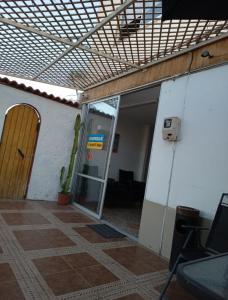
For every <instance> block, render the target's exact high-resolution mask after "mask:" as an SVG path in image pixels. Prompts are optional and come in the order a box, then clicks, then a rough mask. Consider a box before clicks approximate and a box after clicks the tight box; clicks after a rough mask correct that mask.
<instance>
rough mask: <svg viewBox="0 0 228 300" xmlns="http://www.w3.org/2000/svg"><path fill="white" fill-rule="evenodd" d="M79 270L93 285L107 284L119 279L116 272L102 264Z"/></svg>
mask: <svg viewBox="0 0 228 300" xmlns="http://www.w3.org/2000/svg"><path fill="white" fill-rule="evenodd" d="M77 271H78V272H79V273H80V274H81V275H82V276H83V277H84V278H86V280H87V281H88V282H89V283H90V284H91V286H96V285H101V284H107V283H110V282H114V281H117V280H119V278H117V277H116V276H115V275H114V274H112V273H111V272H110V271H109V270H108V269H106V268H105V267H104V266H102V265H101V264H99V265H95V266H90V267H86V268H81V269H77Z"/></svg>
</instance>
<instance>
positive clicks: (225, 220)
mask: <svg viewBox="0 0 228 300" xmlns="http://www.w3.org/2000/svg"><path fill="white" fill-rule="evenodd" d="M182 227H183V229H184V230H187V231H188V235H187V238H186V240H185V243H184V245H183V247H182V249H181V251H180V254H179V255H178V257H177V260H176V262H175V264H174V266H173V268H172V270H171V272H170V274H169V277H168V279H167V282H166V284H165V286H164V288H163V290H162V292H161V294H160V297H159V300H162V299H163V297H164V295H165V293H166V290H167V288H168V287H169V284H170V282H171V280H172V277H173V275H174V274H175V273H176V270H177V267H178V265H179V264H180V263H183V262H187V261H192V260H196V259H200V258H204V257H208V256H210V255H214V254H219V253H225V252H228V230H227V228H228V194H222V197H221V200H220V202H219V205H218V208H217V211H216V214H215V217H214V220H213V222H212V225H211V229H210V232H209V234H208V238H207V241H206V244H205V247H203V246H202V245H201V242H200V232H201V231H202V230H208V229H207V228H203V227H199V226H186V225H182ZM193 234H196V236H198V241H199V242H198V245H197V247H195V248H189V247H187V246H188V242H189V241H190V239H191V237H192V235H193Z"/></svg>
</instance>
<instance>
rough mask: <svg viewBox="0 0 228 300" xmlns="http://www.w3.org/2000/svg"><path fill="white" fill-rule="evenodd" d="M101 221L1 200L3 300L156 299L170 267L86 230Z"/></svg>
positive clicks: (48, 205) (50, 205)
mask: <svg viewBox="0 0 228 300" xmlns="http://www.w3.org/2000/svg"><path fill="white" fill-rule="evenodd" d="M8 210H9V211H8ZM25 210H26V211H25ZM96 222H98V221H95V222H94V221H93V220H92V219H91V218H90V217H87V216H86V215H85V214H84V213H81V212H80V211H79V209H75V208H74V207H73V206H59V205H58V204H57V203H56V202H46V201H6V200H0V259H1V263H0V300H5V299H7V300H23V299H33V300H49V299H50V300H54V299H56V300H77V299H78V300H87V299H88V300H95V299H96V300H98V299H104V300H109V299H110V300H112V299H120V300H128V299H131V300H141V299H145V300H157V298H158V291H159V288H160V286H161V284H163V283H164V279H165V274H166V271H167V267H168V265H167V263H166V262H165V261H164V260H162V259H161V258H160V257H158V256H157V255H155V254H154V253H152V252H151V251H148V250H146V249H145V248H143V247H140V246H139V245H137V243H135V242H131V241H130V239H128V238H122V239H105V238H103V237H102V236H100V235H99V234H97V233H96V232H95V231H93V230H92V229H90V228H88V227H87V226H84V225H83V224H87V223H96ZM74 223H75V225H74ZM82 225H83V226H82ZM2 250H4V252H3V253H1V251H2ZM28 250H32V251H28ZM154 287H156V289H155V288H154ZM178 293H181V294H178ZM181 295H182V296H181ZM183 295H184V296H183ZM186 295H187V294H186V293H185V294H183V291H182V292H178V288H177V287H176V286H171V288H170V289H169V296H170V297H171V298H170V299H169V300H174V299H175V297H176V300H179V299H181V300H183V299H184V300H193V299H192V298H188V297H190V296H189V295H187V296H186ZM181 297H182V298H181ZM183 297H184V298H183Z"/></svg>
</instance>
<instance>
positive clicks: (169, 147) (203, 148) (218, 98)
mask: <svg viewBox="0 0 228 300" xmlns="http://www.w3.org/2000/svg"><path fill="white" fill-rule="evenodd" d="M227 78H228V65H225V66H220V67H217V68H214V69H210V70H205V71H201V72H198V73H195V74H192V75H189V76H184V77H181V78H178V79H176V80H169V81H166V82H164V83H163V84H162V86H161V94H160V100H159V107H158V114H157V121H156V126H155V133H154V141H153V146H152V152H151V160H150V167H149V175H148V184H147V189H146V195H145V198H146V199H147V200H150V201H153V202H156V203H159V204H162V205H166V203H167V202H168V206H169V207H173V208H175V207H176V206H177V205H187V206H191V207H195V208H198V209H200V211H201V214H202V216H204V217H208V218H213V215H214V213H215V210H216V207H217V205H218V202H219V199H220V197H221V194H222V193H224V192H228V133H227V128H228V84H227ZM171 116H178V117H180V118H181V121H182V125H181V140H180V141H179V142H177V143H170V142H166V141H164V140H163V139H162V125H163V121H164V118H166V117H171ZM172 160H173V169H172Z"/></svg>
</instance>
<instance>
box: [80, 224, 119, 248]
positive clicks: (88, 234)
mask: <svg viewBox="0 0 228 300" xmlns="http://www.w3.org/2000/svg"><path fill="white" fill-rule="evenodd" d="M74 230H75V231H76V232H77V233H79V234H80V235H81V236H82V237H83V238H85V239H86V240H87V241H89V242H90V243H93V244H96V243H111V242H117V241H122V240H123V239H124V238H113V239H106V238H104V237H102V236H101V235H100V234H98V233H96V232H95V231H94V230H92V229H91V228H89V227H79V228H74Z"/></svg>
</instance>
